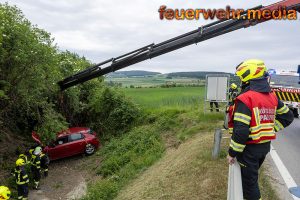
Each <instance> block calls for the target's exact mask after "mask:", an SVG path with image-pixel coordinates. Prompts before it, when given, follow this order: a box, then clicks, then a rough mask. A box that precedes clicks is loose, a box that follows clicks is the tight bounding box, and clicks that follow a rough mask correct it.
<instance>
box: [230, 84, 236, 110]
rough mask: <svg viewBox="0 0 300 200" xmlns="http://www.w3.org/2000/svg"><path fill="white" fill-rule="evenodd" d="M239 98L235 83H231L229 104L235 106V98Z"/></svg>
mask: <svg viewBox="0 0 300 200" xmlns="http://www.w3.org/2000/svg"><path fill="white" fill-rule="evenodd" d="M237 96H238V89H237V85H236V84H235V83H231V85H230V88H229V104H230V105H233V102H234V100H235V98H236V97H237Z"/></svg>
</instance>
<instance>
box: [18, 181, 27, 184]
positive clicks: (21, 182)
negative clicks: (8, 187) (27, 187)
mask: <svg viewBox="0 0 300 200" xmlns="http://www.w3.org/2000/svg"><path fill="white" fill-rule="evenodd" d="M25 183H26V182H25V181H17V184H18V185H23V184H25Z"/></svg>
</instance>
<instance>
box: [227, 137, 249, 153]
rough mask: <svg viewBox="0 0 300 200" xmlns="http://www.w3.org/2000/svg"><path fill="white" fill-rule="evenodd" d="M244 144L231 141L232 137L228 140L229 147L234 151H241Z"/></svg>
mask: <svg viewBox="0 0 300 200" xmlns="http://www.w3.org/2000/svg"><path fill="white" fill-rule="evenodd" d="M245 146H246V145H244V144H239V143H237V142H235V141H233V140H232V139H231V141H230V147H231V148H232V149H233V150H234V151H237V152H243V151H244V148H245Z"/></svg>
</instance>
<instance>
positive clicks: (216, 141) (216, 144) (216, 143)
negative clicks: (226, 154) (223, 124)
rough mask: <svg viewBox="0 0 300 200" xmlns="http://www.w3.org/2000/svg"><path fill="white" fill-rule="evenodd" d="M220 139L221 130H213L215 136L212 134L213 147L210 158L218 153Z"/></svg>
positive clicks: (215, 157)
mask: <svg viewBox="0 0 300 200" xmlns="http://www.w3.org/2000/svg"><path fill="white" fill-rule="evenodd" d="M221 140H222V130H221V129H216V130H215V136H214V147H213V152H212V158H213V159H217V158H218V157H219V154H220V148H221Z"/></svg>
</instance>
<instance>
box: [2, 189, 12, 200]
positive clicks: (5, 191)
mask: <svg viewBox="0 0 300 200" xmlns="http://www.w3.org/2000/svg"><path fill="white" fill-rule="evenodd" d="M10 194H11V192H10V190H9V188H8V187H6V186H0V200H7V199H9V198H10Z"/></svg>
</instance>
